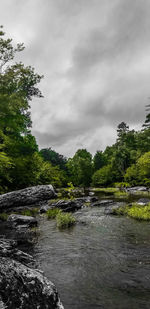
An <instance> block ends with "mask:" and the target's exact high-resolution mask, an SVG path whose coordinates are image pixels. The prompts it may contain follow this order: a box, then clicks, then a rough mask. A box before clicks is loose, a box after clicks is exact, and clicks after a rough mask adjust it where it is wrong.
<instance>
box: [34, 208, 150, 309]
mask: <svg viewBox="0 0 150 309" xmlns="http://www.w3.org/2000/svg"><path fill="white" fill-rule="evenodd" d="M76 216H78V218H80V222H79V223H77V224H76V225H75V226H74V227H73V228H70V229H68V230H62V231H59V230H58V228H57V227H56V222H55V220H47V219H46V218H45V217H44V216H41V217H40V222H39V229H40V232H39V234H38V238H37V242H35V244H34V245H33V246H32V247H31V248H30V250H29V251H30V253H31V254H32V255H33V256H34V258H35V260H36V264H37V267H39V268H40V269H42V270H43V271H44V273H45V275H46V276H47V278H48V279H50V280H51V281H52V282H53V283H54V284H55V285H56V286H57V288H58V291H59V294H60V298H61V301H62V302H63V305H64V307H65V309H97V308H103V309H143V308H144V309H149V308H150V224H149V223H148V222H138V221H136V220H133V219H130V218H126V217H117V216H111V215H105V207H86V208H83V209H81V210H80V211H78V213H76Z"/></svg>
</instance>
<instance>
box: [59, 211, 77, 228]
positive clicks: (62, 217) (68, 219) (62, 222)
mask: <svg viewBox="0 0 150 309" xmlns="http://www.w3.org/2000/svg"><path fill="white" fill-rule="evenodd" d="M56 221H57V226H58V228H68V227H70V226H72V225H74V224H75V222H76V219H75V218H74V217H73V216H72V215H71V214H70V213H65V214H64V213H62V212H59V213H58V215H57V217H56Z"/></svg>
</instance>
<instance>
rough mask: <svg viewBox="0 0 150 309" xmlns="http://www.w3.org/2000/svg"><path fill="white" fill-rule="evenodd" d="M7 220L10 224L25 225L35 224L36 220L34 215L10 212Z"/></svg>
mask: <svg viewBox="0 0 150 309" xmlns="http://www.w3.org/2000/svg"><path fill="white" fill-rule="evenodd" d="M7 221H8V222H9V224H11V225H12V226H14V227H16V226H18V225H25V226H27V227H32V226H37V220H36V218H34V217H30V216H22V215H16V214H11V215H10V216H9V217H8V219H7Z"/></svg>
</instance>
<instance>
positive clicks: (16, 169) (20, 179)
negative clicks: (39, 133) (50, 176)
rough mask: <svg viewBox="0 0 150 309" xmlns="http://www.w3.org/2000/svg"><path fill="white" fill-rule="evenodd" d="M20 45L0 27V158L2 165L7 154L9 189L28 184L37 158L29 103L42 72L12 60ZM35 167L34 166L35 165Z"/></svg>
mask: <svg viewBox="0 0 150 309" xmlns="http://www.w3.org/2000/svg"><path fill="white" fill-rule="evenodd" d="M23 49H24V47H23V44H18V45H17V47H14V46H13V44H12V40H11V39H5V33H4V32H3V31H2V28H1V31H0V152H1V153H5V160H3V161H2V162H1V164H2V167H4V165H6V164H5V163H6V159H7V158H8V162H11V165H9V168H8V169H7V171H6V174H7V177H6V179H7V180H9V179H11V184H10V182H9V181H8V183H7V185H8V187H9V189H12V188H13V189H16V188H18V187H22V186H26V185H30V184H32V183H33V182H34V181H33V178H34V176H35V173H33V175H31V174H30V171H32V168H31V165H32V160H33V166H34V165H35V162H36V161H37V160H35V158H34V154H35V153H36V152H37V150H38V147H37V144H36V141H35V138H34V137H33V136H32V135H31V133H30V128H31V124H32V123H31V117H30V111H29V109H30V104H29V103H30V101H31V100H32V98H33V97H35V96H36V97H41V96H42V94H41V92H40V90H39V89H38V88H37V86H36V85H37V84H38V83H39V82H40V80H41V78H42V76H40V75H38V74H36V73H35V72H34V69H33V68H32V67H30V66H27V67H25V66H24V65H23V64H22V63H15V64H13V59H14V57H15V54H16V53H17V52H20V51H22V50H23ZM1 156H2V155H1ZM36 168H37V170H38V166H36ZM33 169H34V168H33ZM19 173H20V175H19ZM29 174H30V176H31V179H29ZM35 182H36V181H35ZM3 183H4V181H3ZM1 186H2V185H1Z"/></svg>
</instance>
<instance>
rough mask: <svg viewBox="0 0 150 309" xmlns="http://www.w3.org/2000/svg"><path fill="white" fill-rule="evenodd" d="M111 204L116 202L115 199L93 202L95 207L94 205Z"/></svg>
mask: <svg viewBox="0 0 150 309" xmlns="http://www.w3.org/2000/svg"><path fill="white" fill-rule="evenodd" d="M110 204H114V201H113V200H101V201H97V202H95V203H93V204H92V205H91V206H92V207H94V206H107V205H110Z"/></svg>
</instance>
